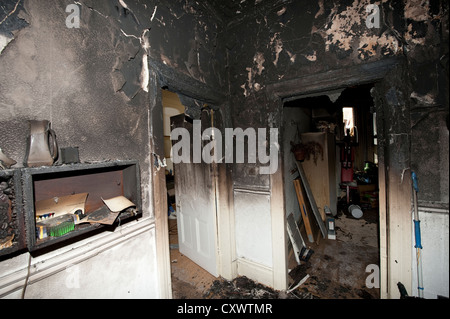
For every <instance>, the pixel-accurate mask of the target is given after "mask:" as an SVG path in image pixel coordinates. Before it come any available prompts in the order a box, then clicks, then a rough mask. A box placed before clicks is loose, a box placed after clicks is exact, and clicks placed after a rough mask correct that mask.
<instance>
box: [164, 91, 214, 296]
mask: <svg viewBox="0 0 450 319" xmlns="http://www.w3.org/2000/svg"><path fill="white" fill-rule="evenodd" d="M162 105H163V122H164V155H165V158H166V165H167V166H166V167H165V169H166V172H165V176H166V187H167V199H168V202H167V207H168V212H167V218H168V228H169V229H168V232H169V249H170V262H171V280H172V297H173V298H174V299H193V298H196V299H198V298H202V297H203V293H206V291H207V289H209V287H210V286H211V285H212V283H213V281H214V280H216V279H217V278H216V277H215V275H213V274H211V273H210V272H208V271H207V270H205V269H204V268H202V267H201V266H199V264H201V265H203V266H204V267H207V266H205V265H204V261H203V260H198V258H197V257H199V255H201V254H198V253H197V251H196V250H195V249H190V247H186V244H185V246H183V243H186V237H190V236H194V237H195V236H196V235H198V234H195V233H196V232H199V231H200V232H202V229H203V230H204V229H205V228H206V224H203V225H201V226H202V227H199V223H201V221H200V220H199V219H198V218H197V219H195V218H192V221H191V220H188V218H190V217H191V216H192V215H189V214H183V213H182V212H181V208H183V209H184V210H183V212H184V213H186V212H187V213H189V207H192V208H193V211H194V212H195V211H196V210H195V209H194V208H195V205H196V203H198V199H197V201H196V199H195V193H196V192H194V194H193V193H192V192H193V189H192V187H189V186H188V184H190V182H189V181H190V180H195V178H196V177H197V176H198V175H199V174H196V173H195V172H193V171H186V169H187V168H189V166H187V165H181V166H180V164H174V160H173V154H172V141H171V140H170V134H171V130H172V128H173V127H172V126H171V121H173V120H174V119H176V118H180V119H181V123H183V122H185V120H184V112H185V107H184V106H183V105H182V104H181V102H180V99H179V97H178V95H177V94H176V93H173V92H171V91H168V90H164V89H163V90H162ZM177 168H178V170H177ZM197 173H198V172H197ZM177 174H178V176H177ZM180 176H181V177H180ZM180 178H181V179H182V180H184V181H185V182H182V184H183V185H182V186H180V185H179V184H180ZM177 179H178V180H177ZM177 183H178V184H177ZM194 184H196V183H195V182H194ZM191 186H192V185H191ZM198 186H199V187H203V186H204V185H203V186H202V185H201V184H199V185H198ZM192 195H193V196H192ZM188 204H189V205H188ZM198 212H202V210H198ZM211 213H214V214H215V212H212V211H211ZM186 225H189V226H188V227H186ZM213 226H214V225H213ZM208 228H211V223H209V226H208ZM183 229H185V233H184V234H182V233H181V232H182V231H183ZM212 231H213V232H215V231H216V230H215V228H214V229H213V230H212ZM180 235H181V236H180ZM180 239H181V240H180ZM196 239H198V237H196ZM196 239H195V238H192V240H193V241H197V240H196ZM191 244H193V246H195V243H192V242H190V243H188V244H187V246H189V245H191ZM180 245H181V249H180ZM212 251H213V252H215V249H213V250H212ZM191 254H193V256H191ZM200 257H201V256H200ZM194 260H195V261H197V263H199V264H197V263H196V262H194ZM214 262H215V260H214ZM214 267H215V265H214V266H213V268H214Z"/></svg>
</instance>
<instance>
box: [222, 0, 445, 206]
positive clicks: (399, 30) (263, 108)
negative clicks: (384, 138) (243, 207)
mask: <svg viewBox="0 0 450 319" xmlns="http://www.w3.org/2000/svg"><path fill="white" fill-rule="evenodd" d="M370 4H371V1H314V2H311V1H269V2H262V3H261V5H260V6H259V7H256V9H255V10H253V11H251V12H249V13H247V14H246V15H245V17H241V18H238V19H235V20H234V21H233V22H231V23H229V26H228V27H229V34H232V35H231V36H230V38H229V41H228V44H227V45H228V49H229V51H230V53H229V56H230V62H229V66H230V67H229V68H230V74H231V76H230V104H231V106H232V107H233V108H234V109H233V114H235V115H236V116H235V117H234V125H235V126H237V127H239V126H242V127H245V126H253V127H265V126H275V127H276V126H279V125H280V124H281V117H280V115H279V110H278V108H279V106H278V105H277V103H273V102H272V101H270V98H268V96H269V95H270V94H267V88H268V87H269V86H271V85H272V84H274V83H276V84H277V85H281V84H282V83H283V82H289V81H290V80H292V79H296V78H306V77H309V78H310V79H314V75H317V74H326V73H327V72H330V71H333V70H342V77H343V78H344V77H345V76H347V74H346V70H347V69H349V68H352V67H354V66H362V68H361V73H362V72H364V65H368V64H370V63H374V62H379V63H380V64H379V65H382V64H383V61H387V60H389V59H398V60H399V61H401V64H404V68H405V71H404V72H400V73H399V74H398V75H397V76H396V80H395V81H397V82H396V83H398V84H399V86H401V87H402V89H401V90H402V92H403V93H402V94H403V100H402V101H400V102H399V103H400V104H398V105H396V106H391V107H402V108H407V112H408V117H407V121H408V123H404V124H405V125H406V126H407V130H406V132H408V134H411V136H412V138H411V141H410V146H409V147H408V154H407V155H405V156H407V157H408V161H407V164H408V165H409V166H410V167H411V168H412V169H414V170H416V171H417V172H418V174H419V176H421V179H422V181H423V185H424V188H425V189H426V190H424V192H422V193H421V194H420V195H419V196H420V200H423V201H426V202H429V203H431V202H435V201H437V202H442V203H444V205H445V203H447V204H448V169H447V168H446V166H448V165H447V164H448V157H446V155H444V151H445V150H446V148H447V147H446V146H445V145H447V144H448V125H446V121H447V122H448V89H446V87H447V84H448V3H447V2H445V1H430V2H428V1H420V0H415V1H407V2H401V1H394V2H392V1H386V2H384V1H383V2H381V3H378V6H379V18H380V24H379V26H378V27H376V26H374V27H369V26H368V25H367V24H366V20H367V19H368V18H370V17H369V14H371V13H373V11H366V8H367V6H368V5H370ZM371 21H372V20H371ZM243 39H245V41H243ZM367 72H371V71H369V70H367ZM393 72H395V71H393ZM359 77H361V78H363V77H364V75H363V74H360V75H359ZM400 83H401V84H400ZM330 87H332V84H330ZM315 89H317V90H320V89H321V88H320V87H316V88H315ZM379 89H380V90H384V91H383V92H379V93H380V94H382V95H385V94H388V92H389V90H391V89H392V86H391V87H383V88H381V87H379ZM312 90H314V88H312ZM409 112H411V113H410V114H409ZM385 120H386V125H387V126H391V127H392V126H394V125H396V124H398V123H394V122H392V123H390V119H389V118H386V119H385ZM389 129H390V128H388V130H389ZM391 130H392V131H396V129H393V128H391ZM424 131H425V132H427V134H422V132H424ZM437 141H439V143H436V142H437ZM445 154H446V153H445ZM430 156H431V158H432V159H433V160H432V161H429V160H426V158H428V159H430ZM442 173H443V174H442ZM239 178H240V179H242V176H241V177H239ZM251 179H252V177H251V176H248V177H247V180H251ZM436 180H440V183H436V182H435V181H436ZM255 182H256V183H257V181H255Z"/></svg>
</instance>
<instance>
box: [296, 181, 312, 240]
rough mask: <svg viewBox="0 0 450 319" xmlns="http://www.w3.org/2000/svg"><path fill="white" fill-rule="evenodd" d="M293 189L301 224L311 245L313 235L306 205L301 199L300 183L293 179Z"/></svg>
mask: <svg viewBox="0 0 450 319" xmlns="http://www.w3.org/2000/svg"><path fill="white" fill-rule="evenodd" d="M294 187H295V192H296V193H297V199H298V205H299V206H300V212H301V214H302V219H303V224H304V225H305V229H306V234H307V235H308V240H309V241H310V242H311V243H313V242H314V235H313V231H312V227H311V220H310V217H309V216H308V212H307V210H306V204H305V200H304V197H303V190H302V186H301V182H300V180H299V179H294Z"/></svg>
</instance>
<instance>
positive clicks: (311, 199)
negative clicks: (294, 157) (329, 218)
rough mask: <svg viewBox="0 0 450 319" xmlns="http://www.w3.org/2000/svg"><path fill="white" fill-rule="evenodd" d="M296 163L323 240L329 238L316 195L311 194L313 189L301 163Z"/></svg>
mask: <svg viewBox="0 0 450 319" xmlns="http://www.w3.org/2000/svg"><path fill="white" fill-rule="evenodd" d="M295 163H296V164H297V169H298V172H299V174H300V179H301V181H302V185H303V187H304V188H305V192H306V195H307V198H308V200H309V203H310V205H311V209H312V212H313V214H314V217H315V219H316V222H317V225H318V226H319V228H320V232H321V233H322V236H323V238H327V229H326V227H325V223H324V222H323V220H322V216H321V215H320V212H319V210H318V209H317V204H316V201H315V199H314V194H313V193H312V192H311V189H310V187H309V183H308V180H307V178H306V175H305V172H304V171H303V167H302V163H301V162H299V161H295ZM302 216H303V215H302Z"/></svg>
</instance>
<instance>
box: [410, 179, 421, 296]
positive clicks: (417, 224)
mask: <svg viewBox="0 0 450 319" xmlns="http://www.w3.org/2000/svg"><path fill="white" fill-rule="evenodd" d="M411 177H412V182H413V196H414V236H415V239H416V244H415V246H414V248H416V259H417V284H418V285H417V289H418V292H419V298H423V277H422V239H421V236H420V220H419V208H418V207H417V193H418V192H419V185H418V182H417V175H416V173H414V172H412V173H411Z"/></svg>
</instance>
